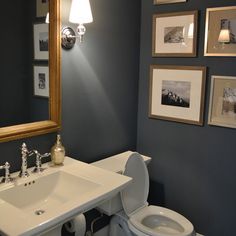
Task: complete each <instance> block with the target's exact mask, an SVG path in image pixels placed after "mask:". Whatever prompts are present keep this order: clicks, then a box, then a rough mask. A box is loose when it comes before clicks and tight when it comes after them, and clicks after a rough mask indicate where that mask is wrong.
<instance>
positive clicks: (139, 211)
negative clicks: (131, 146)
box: [109, 153, 196, 236]
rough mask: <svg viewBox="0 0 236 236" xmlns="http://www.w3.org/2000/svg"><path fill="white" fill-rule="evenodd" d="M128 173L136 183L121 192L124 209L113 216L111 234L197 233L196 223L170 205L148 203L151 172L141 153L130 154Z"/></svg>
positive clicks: (163, 235)
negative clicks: (173, 209) (149, 172)
mask: <svg viewBox="0 0 236 236" xmlns="http://www.w3.org/2000/svg"><path fill="white" fill-rule="evenodd" d="M124 175H127V176H130V177H132V178H133V182H132V184H131V185H129V186H128V187H127V188H126V189H125V190H123V191H122V192H121V201H122V205H123V209H124V212H120V213H118V214H116V215H115V216H113V217H112V219H111V222H110V229H109V236H118V235H119V236H120V235H122V236H128V235H129V236H130V235H137V236H194V235H196V234H195V231H194V228H193V225H192V224H191V222H190V221H188V220H187V219H186V218H185V217H184V216H182V215H180V214H179V213H177V212H174V211H172V210H169V209H167V208H163V207H158V206H152V205H150V206H149V205H148V202H147V197H148V191H149V175H148V170H147V167H146V164H145V163H144V161H143V158H142V156H141V155H140V154H139V153H133V154H132V155H131V156H130V157H129V159H128V161H127V163H126V166H125V171H124ZM118 231H119V232H118Z"/></svg>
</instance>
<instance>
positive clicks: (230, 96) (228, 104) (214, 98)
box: [208, 75, 236, 128]
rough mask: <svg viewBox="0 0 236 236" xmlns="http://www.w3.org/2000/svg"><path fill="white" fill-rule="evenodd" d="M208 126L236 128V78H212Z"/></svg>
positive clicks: (213, 76) (214, 76)
mask: <svg viewBox="0 0 236 236" xmlns="http://www.w3.org/2000/svg"><path fill="white" fill-rule="evenodd" d="M208 124H209V125H216V126H222V127H228V128H236V77H235V76H217V75H212V77H211V93H210V103H209V113H208Z"/></svg>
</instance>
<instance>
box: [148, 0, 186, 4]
mask: <svg viewBox="0 0 236 236" xmlns="http://www.w3.org/2000/svg"><path fill="white" fill-rule="evenodd" d="M180 2H187V0H154V1H153V3H154V5H160V4H171V3H180Z"/></svg>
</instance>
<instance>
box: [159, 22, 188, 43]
mask: <svg viewBox="0 0 236 236" xmlns="http://www.w3.org/2000/svg"><path fill="white" fill-rule="evenodd" d="M183 42H184V27H183V26H176V27H165V28H164V43H183Z"/></svg>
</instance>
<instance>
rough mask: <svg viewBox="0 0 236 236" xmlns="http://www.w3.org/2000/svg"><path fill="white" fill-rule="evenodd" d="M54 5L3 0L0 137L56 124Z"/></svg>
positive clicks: (57, 77) (41, 0)
mask: <svg viewBox="0 0 236 236" xmlns="http://www.w3.org/2000/svg"><path fill="white" fill-rule="evenodd" d="M59 5H60V0H50V2H49V0H14V7H12V1H3V2H2V9H4V10H3V11H2V13H1V14H0V19H2V21H1V22H5V24H2V30H1V37H0V42H1V45H2V50H1V55H2V61H1V64H0V68H1V86H0V114H1V115H0V141H7V140H12V139H17V138H22V137H29V136H33V135H37V134H42V133H47V132H51V131H56V130H57V129H58V128H59V127H60V11H59V9H60V6H59ZM47 13H49V14H47ZM46 16H49V18H47V17H46ZM49 22H50V23H49Z"/></svg>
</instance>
